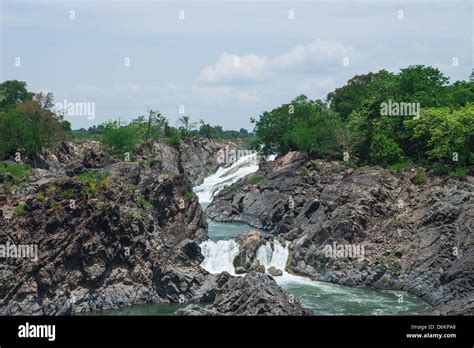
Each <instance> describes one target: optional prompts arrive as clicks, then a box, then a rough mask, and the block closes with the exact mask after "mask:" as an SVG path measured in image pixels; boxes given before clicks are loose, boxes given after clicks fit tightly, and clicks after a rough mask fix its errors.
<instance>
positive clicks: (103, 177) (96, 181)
mask: <svg viewBox="0 0 474 348" xmlns="http://www.w3.org/2000/svg"><path fill="white" fill-rule="evenodd" d="M108 177H109V174H108V173H102V172H94V171H91V172H86V173H82V174H80V175H78V176H77V177H76V179H78V180H79V181H81V183H82V189H81V192H80V194H81V196H83V197H84V198H86V199H87V198H89V197H90V196H93V195H94V194H95V193H96V192H97V186H101V187H106V185H107V178H108Z"/></svg>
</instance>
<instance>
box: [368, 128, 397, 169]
mask: <svg viewBox="0 0 474 348" xmlns="http://www.w3.org/2000/svg"><path fill="white" fill-rule="evenodd" d="M370 157H371V158H372V160H374V161H375V162H377V163H380V164H394V163H399V162H401V161H402V160H403V158H404V157H403V151H402V149H401V148H400V147H399V146H398V145H397V143H396V142H395V141H393V140H392V139H390V138H389V137H387V136H386V135H385V134H383V133H379V134H376V135H375V136H374V138H373V140H372V146H371V147H370Z"/></svg>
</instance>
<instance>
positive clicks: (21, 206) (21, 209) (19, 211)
mask: <svg viewBox="0 0 474 348" xmlns="http://www.w3.org/2000/svg"><path fill="white" fill-rule="evenodd" d="M24 212H25V205H24V204H18V205H17V206H16V207H15V214H16V215H22V214H23V213H24Z"/></svg>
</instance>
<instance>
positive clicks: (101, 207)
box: [97, 202, 110, 213]
mask: <svg viewBox="0 0 474 348" xmlns="http://www.w3.org/2000/svg"><path fill="white" fill-rule="evenodd" d="M109 207H110V204H109V202H101V203H99V204H98V205H97V208H99V210H100V211H101V212H103V213H105V212H106V211H107V209H109Z"/></svg>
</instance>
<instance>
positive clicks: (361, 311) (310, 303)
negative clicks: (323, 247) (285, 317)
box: [280, 281, 427, 315]
mask: <svg viewBox="0 0 474 348" xmlns="http://www.w3.org/2000/svg"><path fill="white" fill-rule="evenodd" d="M312 283H313V284H305V283H304V282H303V283H299V282H291V281H288V282H286V283H280V286H281V287H282V288H283V289H285V290H286V291H288V292H289V293H290V294H293V295H294V296H295V298H297V299H298V300H299V301H300V302H301V304H302V305H303V306H304V307H306V308H308V309H311V310H312V311H313V312H314V313H315V314H317V315H416V314H418V313H419V312H420V311H421V310H423V309H425V308H427V304H425V303H424V302H423V301H421V300H420V299H418V298H417V297H415V296H413V295H411V294H409V293H406V292H401V291H392V290H377V289H373V288H368V287H349V286H341V285H336V284H330V283H323V282H312Z"/></svg>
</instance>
